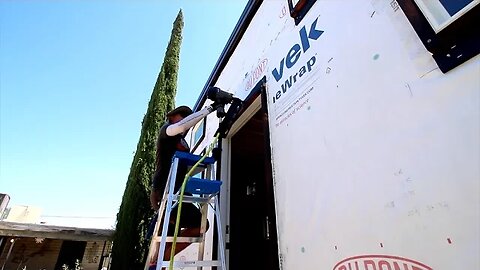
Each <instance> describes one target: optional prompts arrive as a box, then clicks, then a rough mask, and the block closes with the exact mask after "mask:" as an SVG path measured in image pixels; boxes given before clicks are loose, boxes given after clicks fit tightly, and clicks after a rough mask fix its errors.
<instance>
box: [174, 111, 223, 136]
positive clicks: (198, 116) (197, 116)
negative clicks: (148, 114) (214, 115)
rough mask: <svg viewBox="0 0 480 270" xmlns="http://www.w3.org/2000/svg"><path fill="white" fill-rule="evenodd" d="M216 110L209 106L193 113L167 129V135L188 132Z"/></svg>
mask: <svg viewBox="0 0 480 270" xmlns="http://www.w3.org/2000/svg"><path fill="white" fill-rule="evenodd" d="M214 110H215V109H214V108H213V107H212V106H208V107H206V108H205V109H203V110H201V111H198V112H196V113H192V114H190V115H189V116H187V117H185V118H183V119H182V120H180V121H179V122H177V123H175V124H171V125H169V126H168V127H167V135H168V136H175V135H178V134H180V133H183V132H185V131H187V130H188V129H189V128H191V127H193V126H194V125H195V124H196V123H198V122H200V120H202V119H203V118H204V117H205V116H207V115H209V114H210V113H211V112H213V111H214Z"/></svg>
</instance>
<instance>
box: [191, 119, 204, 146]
mask: <svg viewBox="0 0 480 270" xmlns="http://www.w3.org/2000/svg"><path fill="white" fill-rule="evenodd" d="M200 127H202V134H201V135H200V137H199V138H198V140H197V141H195V137H196V136H195V135H196V134H197V132H198V130H199V129H200ZM206 131H207V118H206V117H205V118H203V119H202V120H201V121H200V122H199V123H197V124H196V125H195V127H194V128H193V130H192V143H191V145H193V147H192V150H191V151H190V152H191V153H194V152H195V150H196V149H197V148H198V146H199V145H200V144H201V143H202V141H203V139H204V138H205V133H206Z"/></svg>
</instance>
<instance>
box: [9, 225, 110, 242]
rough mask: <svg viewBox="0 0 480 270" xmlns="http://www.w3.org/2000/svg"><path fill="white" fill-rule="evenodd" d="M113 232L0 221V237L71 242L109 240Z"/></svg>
mask: <svg viewBox="0 0 480 270" xmlns="http://www.w3.org/2000/svg"><path fill="white" fill-rule="evenodd" d="M113 233H114V230H107V229H90V228H77V227H63V226H51V225H41V224H27V223H16V222H6V221H0V236H9V237H38V238H51V239H62V240H73V241H106V240H111V239H112V236H113Z"/></svg>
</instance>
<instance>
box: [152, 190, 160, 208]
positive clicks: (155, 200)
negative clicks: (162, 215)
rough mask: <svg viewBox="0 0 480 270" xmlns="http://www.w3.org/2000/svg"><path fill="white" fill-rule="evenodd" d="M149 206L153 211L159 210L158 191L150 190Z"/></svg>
mask: <svg viewBox="0 0 480 270" xmlns="http://www.w3.org/2000/svg"><path fill="white" fill-rule="evenodd" d="M150 204H151V205H152V208H153V210H155V211H157V210H158V209H159V208H160V191H158V190H154V189H152V191H151V192H150Z"/></svg>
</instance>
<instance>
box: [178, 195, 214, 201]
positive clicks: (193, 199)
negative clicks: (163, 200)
mask: <svg viewBox="0 0 480 270" xmlns="http://www.w3.org/2000/svg"><path fill="white" fill-rule="evenodd" d="M210 199H211V198H205V197H193V196H183V202H195V203H206V202H208V201H209V200H210ZM179 200H180V195H174V196H173V201H174V202H177V201H179Z"/></svg>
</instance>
